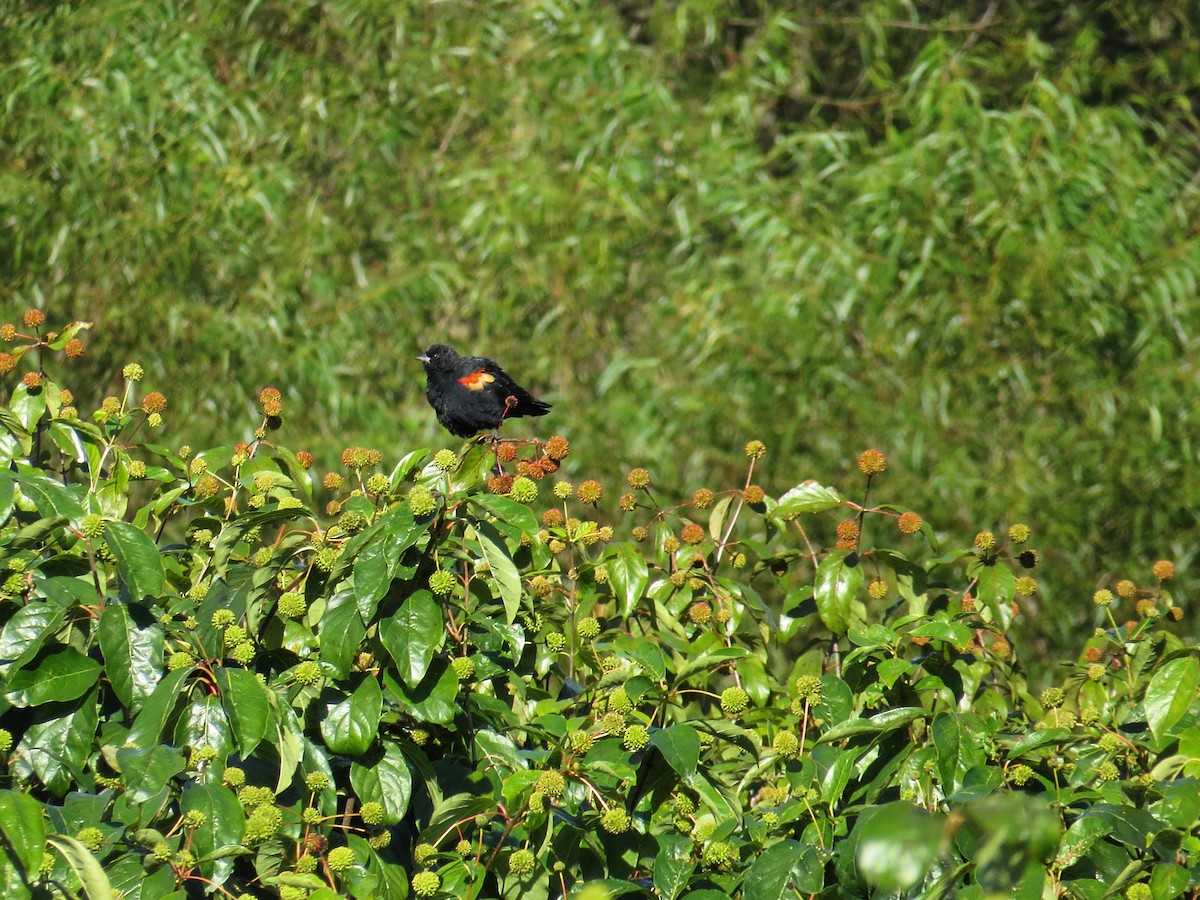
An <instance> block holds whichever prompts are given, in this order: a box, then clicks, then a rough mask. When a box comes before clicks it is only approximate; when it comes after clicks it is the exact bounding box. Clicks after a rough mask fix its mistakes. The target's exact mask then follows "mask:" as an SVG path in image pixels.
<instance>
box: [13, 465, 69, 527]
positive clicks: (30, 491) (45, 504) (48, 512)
mask: <svg viewBox="0 0 1200 900" xmlns="http://www.w3.org/2000/svg"><path fill="white" fill-rule="evenodd" d="M17 484H19V485H20V486H21V492H22V493H23V494H24V495H25V496H26V497H28V498H29V499H30V500H32V501H33V504H34V506H36V507H37V511H38V512H39V513H41V514H42V515H43V516H46V517H50V516H62V517H64V518H67V519H70V520H71V521H72V522H75V523H78V522H79V521H80V520H81V519H82V518H83V505H82V504H81V503H80V497H81V495H82V493H83V491H82V488H77V487H74V486H72V487H68V486H66V485H64V484H63V483H62V482H61V481H56V480H55V479H53V478H48V477H47V476H45V475H18V476H17Z"/></svg>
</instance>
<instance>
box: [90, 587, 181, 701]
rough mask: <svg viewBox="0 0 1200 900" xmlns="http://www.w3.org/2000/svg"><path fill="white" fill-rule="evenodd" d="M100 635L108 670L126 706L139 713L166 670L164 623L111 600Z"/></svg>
mask: <svg viewBox="0 0 1200 900" xmlns="http://www.w3.org/2000/svg"><path fill="white" fill-rule="evenodd" d="M98 635H99V639H100V652H101V654H103V656H104V674H105V676H106V677H107V678H108V680H109V682H110V683H111V684H112V688H113V691H115V692H116V695H117V697H118V698H119V699H120V701H121V703H122V704H123V705H124V706H125V708H126V709H128V710H130V711H131V712H134V713H136V712H137V711H138V710H139V709H141V706H142V703H143V701H145V700H146V699H147V698H148V697H149V696H150V695H151V694H152V693H154V689H155V687H157V686H158V680H159V676H160V675H161V674H162V669H163V648H164V643H165V641H164V636H163V628H162V625H160V624H159V623H158V622H156V621H154V620H153V619H151V618H150V617H149V616H148V615H142V616H139V617H138V619H137V620H135V613H134V609H133V608H131V607H129V606H126V605H125V604H122V603H110V604H108V605H107V606H106V607H104V609H103V611H102V612H101V613H100V626H99V629H98Z"/></svg>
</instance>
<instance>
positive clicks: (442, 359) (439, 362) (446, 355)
mask: <svg viewBox="0 0 1200 900" xmlns="http://www.w3.org/2000/svg"><path fill="white" fill-rule="evenodd" d="M458 358H459V356H458V354H457V353H455V352H454V351H453V350H452V349H451V348H449V347H447V346H446V345H445V344H430V345H429V346H428V347H427V348H425V352H424V353H422V354H421V355H420V356H418V357H417V359H419V360H420V361H421V362H422V363H424V364H425V368H426V369H430V368H433V369H437V368H446V367H448V366H451V365H453V364H454V363H455V362H456V361H457V360H458Z"/></svg>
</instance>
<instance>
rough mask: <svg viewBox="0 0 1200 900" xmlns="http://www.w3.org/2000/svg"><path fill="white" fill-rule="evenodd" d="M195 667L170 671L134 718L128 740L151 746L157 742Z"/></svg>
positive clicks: (132, 742)
mask: <svg viewBox="0 0 1200 900" xmlns="http://www.w3.org/2000/svg"><path fill="white" fill-rule="evenodd" d="M192 670H193V667H192V666H188V667H186V668H183V669H176V670H175V671H174V672H168V673H167V675H166V676H165V677H164V678H163V679H162V681H160V682H159V683H158V686H157V687H155V688H154V693H152V694H151V695H150V696H149V697H148V698H147V700H146V702H145V703H143V704H142V711H141V712H140V713H138V716H137V718H136V719H134V720H133V728H131V729H130V731H129V736H128V738H127V740H128V741H129V743H131V744H134V745H135V746H138V747H149V746H150V745H151V744H157V743H158V739H159V737H160V736H161V735H162V731H163V729H164V728H165V727H166V725H167V720H168V718H169V717H170V716H171V713H173V712H174V711H175V705H176V704H177V703H178V702H179V695H180V694H181V693H182V691H183V686H184V682H185V681H186V680H187V678H188V677H189V676H190V675H191V674H192Z"/></svg>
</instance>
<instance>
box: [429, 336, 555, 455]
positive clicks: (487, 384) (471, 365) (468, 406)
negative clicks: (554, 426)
mask: <svg viewBox="0 0 1200 900" xmlns="http://www.w3.org/2000/svg"><path fill="white" fill-rule="evenodd" d="M417 359H419V360H420V361H421V362H423V363H424V364H425V396H426V397H428V398H429V405H430V406H432V407H433V410H434V412H436V413H437V418H438V421H439V422H441V423H442V425H443V426H444V427H445V428H446V430H447V431H449V432H450V433H451V434H453V435H456V436H458V437H463V438H465V437H471V436H472V435H475V434H478V433H479V432H481V431H494V430H495V429H497V428H499V427H500V423H501V422H503V421H504V420H505V419H517V418H520V417H522V416H544V415H545V414H546V413H548V412H549V411H550V404H549V403H543V402H542V401H541V400H538V399H536V398H535V397H534V396H533V395H532V394H530V393H529V391H527V390H525V388H523V387H521V386H520V385H519V384H517V383H516V382H515V381H513V380H512V379H511V378H510V377H509V376H508V373H507V372H505V371H504V370H503V369H502V368H500V366H498V365H497V364H496V363H495V362H494V361H493V360H490V359H488V358H487V357H486V356H459V355H458V354H457V353H455V352H454V351H453V350H451V349H450V348H449V347H447V346H446V345H445V344H433V345H432V346H431V347H430V348H429V349H428V350H426V351H425V352H424V353H423V354H421V355H420V356H418V357H417Z"/></svg>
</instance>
